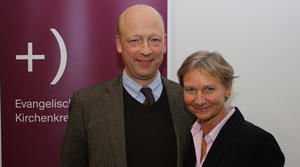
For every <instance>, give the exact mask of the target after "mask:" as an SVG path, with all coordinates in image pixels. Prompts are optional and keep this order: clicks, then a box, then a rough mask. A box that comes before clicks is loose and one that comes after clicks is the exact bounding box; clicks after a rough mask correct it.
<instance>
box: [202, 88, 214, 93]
mask: <svg viewBox="0 0 300 167" xmlns="http://www.w3.org/2000/svg"><path fill="white" fill-rule="evenodd" d="M214 90H215V88H206V89H205V90H204V91H205V92H207V93H210V92H213V91H214Z"/></svg>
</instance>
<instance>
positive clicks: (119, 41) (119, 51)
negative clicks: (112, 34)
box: [116, 34, 122, 54]
mask: <svg viewBox="0 0 300 167" xmlns="http://www.w3.org/2000/svg"><path fill="white" fill-rule="evenodd" d="M116 46H117V51H118V53H120V54H121V53H122V46H121V38H120V36H119V35H118V34H117V35H116Z"/></svg>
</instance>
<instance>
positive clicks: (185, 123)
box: [162, 77, 194, 166]
mask: <svg viewBox="0 0 300 167" xmlns="http://www.w3.org/2000/svg"><path fill="white" fill-rule="evenodd" d="M162 81H163V85H164V88H165V89H166V92H167V96H168V101H169V107H170V112H171V115H172V119H173V126H174V129H175V134H176V141H177V166H183V160H184V155H186V154H187V152H188V147H189V145H190V140H189V139H190V128H191V125H192V123H193V121H194V120H193V116H192V115H191V114H190V113H189V112H188V111H187V110H186V109H185V107H184V106H185V105H184V102H183V95H182V94H183V91H177V90H178V88H177V87H174V86H175V84H174V83H173V84H171V83H169V82H170V81H168V80H167V79H166V78H164V77H162ZM176 86H177V85H176Z"/></svg>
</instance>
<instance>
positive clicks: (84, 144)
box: [61, 4, 194, 167]
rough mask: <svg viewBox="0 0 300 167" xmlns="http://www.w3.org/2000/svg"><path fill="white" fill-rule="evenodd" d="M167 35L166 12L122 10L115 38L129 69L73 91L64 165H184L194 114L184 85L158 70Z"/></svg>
mask: <svg viewBox="0 0 300 167" xmlns="http://www.w3.org/2000/svg"><path fill="white" fill-rule="evenodd" d="M166 37H167V35H166V34H165V32H164V23H163V20H162V17H161V15H160V14H159V13H158V12H157V11H156V10H155V9H154V8H152V7H150V6H147V5H142V4H140V5H134V6H131V7H129V8H127V9H126V10H125V11H124V12H123V13H122V14H121V15H120V17H119V22H118V33H117V35H116V37H115V38H116V45H117V51H118V53H120V54H121V55H122V59H123V61H124V64H125V68H124V70H123V72H122V74H120V75H119V76H118V77H116V78H115V79H113V80H111V81H107V82H103V83H100V84H97V85H94V86H91V87H88V88H85V89H82V90H79V91H76V92H75V93H74V94H73V96H72V100H71V104H70V108H69V120H68V123H67V130H66V134H65V138H64V143H63V148H62V157H61V158H62V163H61V164H62V167H183V166H184V159H185V156H186V155H187V153H188V147H189V146H190V142H191V136H190V133H189V129H190V128H191V126H192V124H193V122H194V117H193V116H192V115H191V114H190V113H189V112H188V111H187V110H186V109H185V107H184V102H183V95H182V93H183V91H182V88H181V87H180V86H179V85H178V84H177V83H174V82H172V81H170V80H168V79H166V78H164V77H163V76H161V74H160V72H159V67H160V65H161V64H162V61H163V56H164V53H165V52H166ZM144 90H148V93H145V92H147V91H144ZM149 90H150V91H149ZM149 92H150V93H149Z"/></svg>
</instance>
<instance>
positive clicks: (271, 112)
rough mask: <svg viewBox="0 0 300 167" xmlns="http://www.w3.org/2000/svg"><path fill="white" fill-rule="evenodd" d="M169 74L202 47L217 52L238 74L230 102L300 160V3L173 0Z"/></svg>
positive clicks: (291, 165)
mask: <svg viewBox="0 0 300 167" xmlns="http://www.w3.org/2000/svg"><path fill="white" fill-rule="evenodd" d="M168 5H169V14H168V15H169V23H168V27H169V30H168V33H169V34H168V35H169V39H168V42H169V43H168V44H169V47H168V76H169V78H170V79H172V80H175V81H177V77H176V72H177V69H178V68H179V66H180V65H181V63H182V62H183V60H184V59H185V58H186V57H187V56H188V55H190V54H191V53H193V52H195V51H198V50H208V51H219V52H220V53H221V54H222V55H223V56H224V57H225V59H226V60H228V61H229V62H230V63H231V65H232V66H233V67H234V69H235V71H236V75H238V76H240V78H238V79H236V80H235V81H234V85H233V87H234V89H233V92H232V96H231V104H232V105H235V106H238V107H239V108H240V110H241V112H242V113H243V114H244V116H245V117H246V119H248V120H249V121H251V122H253V123H255V124H257V125H258V126H260V127H262V128H264V129H265V130H267V131H269V132H271V133H272V134H273V135H274V136H275V138H276V139H277V141H278V142H279V145H280V146H281V148H282V150H283V152H284V154H285V157H286V164H285V166H287V167H297V166H299V164H300V158H299V150H300V144H299V143H298V142H299V141H300V135H298V133H299V128H300V98H299V95H300V77H299V76H300V67H299V63H300V52H299V48H300V12H299V7H300V1H297V0H226V1H225V0H169V4H168Z"/></svg>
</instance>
